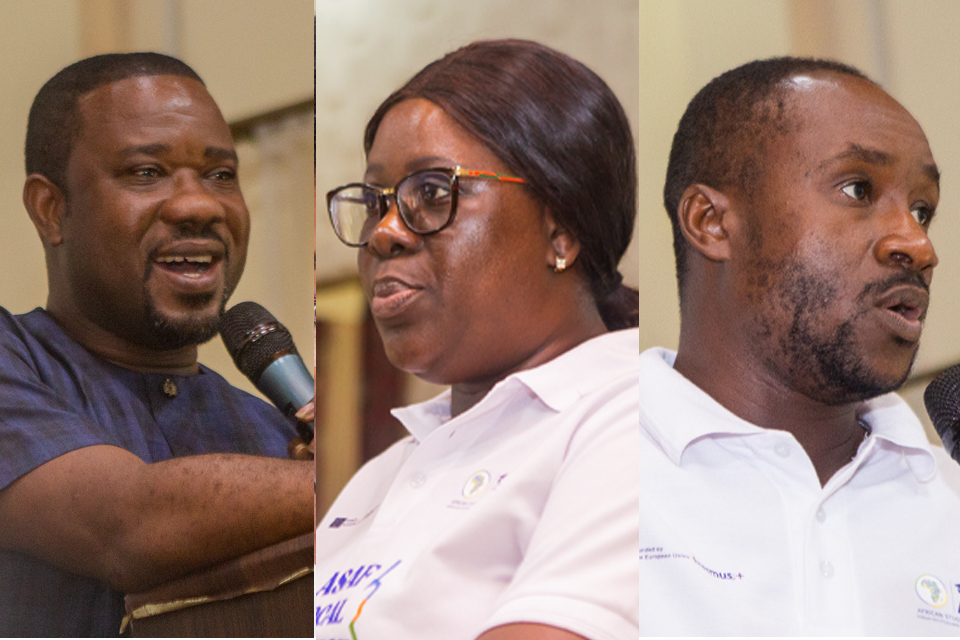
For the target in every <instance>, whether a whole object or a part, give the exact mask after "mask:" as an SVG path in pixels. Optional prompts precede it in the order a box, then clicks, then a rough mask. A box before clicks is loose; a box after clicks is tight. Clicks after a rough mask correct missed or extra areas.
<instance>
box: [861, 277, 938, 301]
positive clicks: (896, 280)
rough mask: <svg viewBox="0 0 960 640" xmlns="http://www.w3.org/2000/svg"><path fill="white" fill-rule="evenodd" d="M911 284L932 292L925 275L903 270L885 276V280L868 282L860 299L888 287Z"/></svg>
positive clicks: (864, 298) (881, 291)
mask: <svg viewBox="0 0 960 640" xmlns="http://www.w3.org/2000/svg"><path fill="white" fill-rule="evenodd" d="M904 284H905V285H910V286H914V287H918V288H920V289H923V290H924V291H926V292H927V293H930V285H928V284H927V281H926V280H925V279H924V278H923V276H922V275H921V274H920V273H919V272H917V271H901V272H900V273H897V274H894V275H892V276H890V277H889V278H884V279H883V280H876V281H874V282H871V283H869V284H867V285H866V286H865V287H864V288H863V290H862V291H861V292H860V295H858V296H857V300H858V301H863V300H866V299H867V298H869V297H870V296H872V295H875V294H878V293H883V292H884V291H886V290H887V289H892V288H893V287H896V286H900V285H904Z"/></svg>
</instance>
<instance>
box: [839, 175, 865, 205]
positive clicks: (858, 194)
mask: <svg viewBox="0 0 960 640" xmlns="http://www.w3.org/2000/svg"><path fill="white" fill-rule="evenodd" d="M840 191H842V192H843V193H844V194H846V195H847V196H849V197H851V198H853V199H854V200H856V201H858V202H862V201H864V200H867V199H868V198H869V197H870V184H869V183H868V182H864V181H862V180H861V181H858V182H851V183H850V184H848V185H846V186H845V187H841V188H840Z"/></svg>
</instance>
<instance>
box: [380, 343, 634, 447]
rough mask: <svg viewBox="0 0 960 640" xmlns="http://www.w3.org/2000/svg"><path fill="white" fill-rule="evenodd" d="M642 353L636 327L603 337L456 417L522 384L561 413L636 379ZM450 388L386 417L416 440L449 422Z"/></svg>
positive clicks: (501, 385) (528, 372) (507, 382)
mask: <svg viewBox="0 0 960 640" xmlns="http://www.w3.org/2000/svg"><path fill="white" fill-rule="evenodd" d="M639 351H640V331H639V329H625V330H623V331H614V332H611V333H604V334H602V335H599V336H597V337H596V338H592V339H590V340H587V341H586V342H583V343H581V344H579V345H577V346H576V347H574V348H573V349H570V350H569V351H566V352H564V353H562V354H560V355H559V356H557V357H556V358H554V359H553V360H551V361H549V362H546V363H544V364H542V365H540V366H539V367H534V368H533V369H525V370H523V371H518V372H516V373H512V374H510V375H509V376H507V377H506V378H504V379H503V380H501V381H500V382H498V383H497V384H495V385H494V386H493V388H492V389H491V390H490V392H489V393H488V394H487V395H486V396H485V397H484V398H483V399H482V400H481V401H480V402H478V403H477V404H476V405H475V406H473V407H471V408H470V409H469V410H468V411H466V412H464V413H463V414H461V415H460V416H457V420H456V421H457V422H459V421H460V419H461V418H462V419H464V420H466V419H472V418H473V417H476V416H477V414H479V413H482V412H484V411H486V410H487V408H488V407H491V406H496V405H497V404H499V403H500V401H501V396H503V397H507V396H510V395H513V394H514V393H516V391H515V388H516V387H515V385H518V384H519V385H523V386H524V387H526V388H527V389H528V390H529V391H530V392H531V393H532V394H533V395H534V396H536V397H537V398H539V399H540V401H541V402H543V404H544V405H546V406H547V407H549V408H550V409H551V410H553V411H555V412H557V413H559V412H561V411H563V410H564V409H566V408H567V407H570V406H572V405H573V404H575V403H576V402H577V401H578V400H579V399H580V398H581V397H583V396H585V395H587V394H589V393H591V392H593V391H595V390H597V389H600V388H602V387H604V386H606V385H608V384H610V383H611V382H612V381H614V380H616V379H618V378H622V377H625V376H630V375H633V376H635V375H636V371H637V355H636V354H637V353H638V352H639ZM450 396H451V393H450V390H449V389H447V390H446V391H444V392H443V393H441V394H440V395H439V396H437V397H435V398H433V399H432V400H427V401H426V402H421V403H419V404H414V405H410V406H408V407H401V408H399V409H393V410H391V412H390V413H392V414H393V416H394V417H395V418H397V420H399V421H400V422H401V423H403V426H404V427H406V429H407V431H409V432H410V434H411V435H413V437H414V438H416V439H417V440H418V441H420V442H422V441H423V440H424V438H426V437H427V436H428V435H430V434H431V433H432V432H433V431H435V430H436V429H438V428H440V427H442V426H444V425H445V424H447V423H448V422H451V419H450Z"/></svg>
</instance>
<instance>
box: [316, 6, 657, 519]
mask: <svg viewBox="0 0 960 640" xmlns="http://www.w3.org/2000/svg"><path fill="white" fill-rule="evenodd" d="M637 25H638V4H637V0H603V1H602V2H589V1H586V0H536V1H531V2H516V1H514V0H484V1H483V2H450V1H449V0H402V1H399V2H398V1H396V0H318V2H317V195H318V210H317V316H318V336H319V341H318V345H320V346H319V347H318V353H317V364H318V379H319V382H318V387H319V388H320V389H321V395H322V396H324V398H323V399H321V403H322V404H324V405H325V406H324V407H323V411H322V413H323V416H322V417H321V418H320V420H321V421H322V422H323V423H324V424H325V425H326V428H322V429H321V428H320V427H318V433H320V442H319V446H320V457H319V460H320V463H319V464H318V491H319V492H320V493H321V494H323V495H321V496H319V499H320V503H321V505H323V504H326V503H328V502H329V500H330V499H331V498H332V496H334V495H336V492H337V491H339V488H340V486H342V484H343V483H344V482H345V481H346V480H347V479H348V478H349V477H350V475H352V473H353V471H354V470H355V469H356V467H357V466H358V465H359V464H360V463H361V462H362V461H363V460H365V459H366V458H368V457H369V456H370V455H373V454H375V453H376V452H377V451H378V450H379V449H380V448H382V447H383V446H386V445H387V444H389V442H390V441H392V440H395V439H396V438H397V437H399V436H401V435H402V434H403V432H402V430H400V429H398V426H397V425H396V424H392V423H391V422H390V418H389V414H387V413H386V409H388V408H389V406H398V405H399V404H404V403H408V402H411V401H415V400H419V399H423V398H425V397H429V396H431V395H433V394H435V393H436V392H437V390H438V389H437V388H436V387H431V386H428V385H421V384H418V383H417V381H416V379H403V380H402V381H400V382H399V383H398V382H397V381H396V380H394V379H393V378H392V377H391V376H389V375H388V373H387V372H385V371H384V367H383V365H382V363H379V362H378V361H377V360H376V359H377V357H378V356H377V349H378V348H379V345H378V339H377V337H376V335H375V332H373V334H372V335H371V332H370V327H371V325H370V323H369V318H368V316H367V313H366V304H365V303H364V301H363V298H362V295H361V294H360V291H359V287H358V283H357V280H356V250H350V249H348V248H346V247H344V246H342V245H341V244H340V242H339V241H338V240H337V239H336V237H335V236H334V234H333V232H332V230H331V229H330V225H329V220H328V219H327V214H326V209H325V204H326V203H325V199H324V195H325V194H326V192H327V191H328V190H330V189H332V188H334V187H336V186H338V185H340V184H344V183H346V182H354V181H357V180H360V179H361V178H362V176H363V172H364V168H365V162H364V157H363V147H362V135H363V128H364V125H365V124H366V122H367V120H368V119H369V117H370V116H371V115H372V114H373V112H374V110H375V109H376V107H377V105H378V104H379V103H380V102H381V101H382V100H383V99H384V98H386V97H387V96H388V95H389V94H390V93H391V92H392V91H393V90H394V89H396V88H398V87H399V86H400V85H402V84H403V83H404V82H405V81H406V80H408V79H409V78H410V77H411V76H412V75H413V74H414V73H416V72H417V71H419V70H420V69H421V68H422V67H424V66H425V65H426V64H427V63H429V62H431V61H433V60H435V59H436V58H439V57H440V56H442V55H443V54H445V53H447V52H449V51H452V50H454V49H456V48H458V47H459V46H461V45H464V44H466V43H469V42H471V41H473V40H477V39H482V38H503V37H517V38H528V39H532V40H538V41H540V42H543V43H544V44H547V45H549V46H551V47H554V48H556V49H559V50H561V51H563V52H565V53H567V54H569V55H571V56H573V57H574V58H577V59H578V60H580V61H581V62H583V63H585V64H586V65H587V66H589V67H590V68H592V69H593V70H594V71H596V72H597V73H598V74H599V75H600V76H601V77H602V78H603V79H604V80H605V81H606V82H607V83H608V84H609V85H610V86H611V88H612V89H613V91H614V93H616V94H617V96H618V98H619V99H620V101H621V103H622V104H623V106H624V109H625V110H626V112H627V115H628V116H629V117H630V119H631V126H632V128H633V131H634V135H635V137H636V132H637V124H638V122H637V116H638V114H641V113H642V110H641V107H640V95H641V94H640V93H639V92H638V90H637V50H638V46H639V43H638V40H637V35H638V32H637ZM637 247H638V243H637V239H636V238H635V240H634V243H633V245H632V246H631V248H630V250H629V252H628V255H627V257H626V258H625V259H624V261H623V262H622V263H621V267H620V270H621V272H622V273H623V274H624V276H625V281H626V282H627V283H629V284H631V285H633V286H636V285H637V282H638V275H639V269H638V264H639V261H638V260H639V256H638V254H637ZM371 361H373V362H371ZM398 384H399V387H398ZM393 400H395V402H393ZM384 405H389V406H384ZM365 426H366V428H365ZM382 433H387V434H388V435H387V437H381V434H382ZM374 441H375V445H374V446H371V442H374Z"/></svg>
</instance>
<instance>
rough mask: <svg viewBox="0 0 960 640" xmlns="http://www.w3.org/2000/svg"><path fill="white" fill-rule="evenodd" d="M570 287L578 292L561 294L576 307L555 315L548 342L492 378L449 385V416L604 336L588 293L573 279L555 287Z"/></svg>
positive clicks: (572, 306) (598, 315)
mask: <svg viewBox="0 0 960 640" xmlns="http://www.w3.org/2000/svg"><path fill="white" fill-rule="evenodd" d="M571 275H572V274H571ZM571 285H572V286H575V287H576V289H579V290H578V291H573V292H569V293H565V294H564V295H567V296H569V297H567V298H566V300H578V301H579V304H574V305H569V307H564V309H565V311H564V313H563V314H558V316H565V317H563V318H562V323H558V326H557V327H555V328H554V329H553V333H552V334H550V335H549V336H548V339H546V340H544V342H543V343H542V344H540V345H537V348H536V349H535V350H534V351H532V352H531V353H529V354H527V355H526V356H525V357H524V358H523V359H521V360H519V361H518V362H517V363H516V364H515V365H514V366H513V367H511V368H509V369H507V370H505V371H502V372H500V373H499V374H498V375H496V376H491V377H489V378H486V379H482V380H476V381H470V382H462V383H457V384H454V385H452V386H451V389H450V414H451V416H454V417H455V416H458V415H460V414H461V413H463V412H464V411H467V410H468V409H470V408H471V407H473V406H474V405H475V404H477V403H478V402H480V401H481V400H483V398H484V397H485V396H486V395H487V394H488V393H489V392H490V389H492V388H493V386H494V385H495V384H496V383H498V382H499V381H501V380H503V379H504V378H506V377H507V376H509V375H510V374H512V373H515V372H517V371H523V370H525V369H532V368H533V367H537V366H539V365H541V364H544V363H546V362H549V361H550V360H552V359H554V358H556V357H557V356H559V355H560V354H562V353H564V352H566V351H569V350H570V349H572V348H574V347H576V346H577V345H578V344H580V343H582V342H585V341H587V340H590V339H591V338H595V337H597V336H599V335H602V334H604V333H606V331H607V329H606V326H605V325H604V324H603V320H602V319H601V318H600V313H599V312H598V311H597V307H596V304H594V302H593V299H592V298H591V297H590V294H589V292H586V291H583V287H582V286H577V283H576V282H574V278H567V282H565V283H564V284H563V285H562V286H561V287H559V288H566V287H567V286H571Z"/></svg>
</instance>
